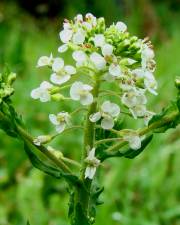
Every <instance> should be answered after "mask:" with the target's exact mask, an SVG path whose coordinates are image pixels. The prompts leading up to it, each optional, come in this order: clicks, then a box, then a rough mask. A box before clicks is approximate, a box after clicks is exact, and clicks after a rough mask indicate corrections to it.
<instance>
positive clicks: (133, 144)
mask: <svg viewBox="0 0 180 225" xmlns="http://www.w3.org/2000/svg"><path fill="white" fill-rule="evenodd" d="M123 139H124V140H125V141H127V142H128V143H129V146H130V148H132V149H134V150H138V149H139V148H141V138H140V137H139V135H138V134H137V132H136V131H129V132H127V133H126V134H124V135H123Z"/></svg>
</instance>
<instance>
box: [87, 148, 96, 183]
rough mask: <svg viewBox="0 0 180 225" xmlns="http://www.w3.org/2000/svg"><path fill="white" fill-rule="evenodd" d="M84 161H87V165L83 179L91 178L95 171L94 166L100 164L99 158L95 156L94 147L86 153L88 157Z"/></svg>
mask: <svg viewBox="0 0 180 225" xmlns="http://www.w3.org/2000/svg"><path fill="white" fill-rule="evenodd" d="M85 162H86V163H87V167H86V170H85V179H86V178H89V179H93V177H94V175H95V173H96V168H97V167H98V166H99V164H100V160H99V159H97V158H96V157H95V148H93V149H91V151H90V152H89V154H88V157H87V158H86V159H85Z"/></svg>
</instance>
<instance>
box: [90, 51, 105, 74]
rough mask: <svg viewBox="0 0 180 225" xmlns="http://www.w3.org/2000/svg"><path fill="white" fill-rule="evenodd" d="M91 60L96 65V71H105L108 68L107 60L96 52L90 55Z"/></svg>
mask: <svg viewBox="0 0 180 225" xmlns="http://www.w3.org/2000/svg"><path fill="white" fill-rule="evenodd" d="M90 60H91V61H92V63H93V64H94V65H95V67H96V69H98V70H103V69H105V67H106V60H105V59H104V57H102V56H101V55H100V54H99V53H97V52H94V53H92V54H91V55H90Z"/></svg>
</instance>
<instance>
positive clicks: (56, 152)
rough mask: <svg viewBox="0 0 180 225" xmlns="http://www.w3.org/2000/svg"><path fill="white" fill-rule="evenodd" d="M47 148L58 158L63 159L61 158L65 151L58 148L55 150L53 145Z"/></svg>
mask: <svg viewBox="0 0 180 225" xmlns="http://www.w3.org/2000/svg"><path fill="white" fill-rule="evenodd" d="M47 150H48V151H49V152H51V153H52V154H53V155H54V156H55V157H57V158H59V159H61V158H63V153H62V152H61V151H57V150H55V149H54V148H53V147H51V146H48V147H47Z"/></svg>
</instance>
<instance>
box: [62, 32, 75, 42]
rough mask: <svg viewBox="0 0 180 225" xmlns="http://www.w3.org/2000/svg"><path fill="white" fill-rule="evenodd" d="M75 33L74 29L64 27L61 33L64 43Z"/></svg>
mask: <svg viewBox="0 0 180 225" xmlns="http://www.w3.org/2000/svg"><path fill="white" fill-rule="evenodd" d="M72 35H73V31H72V30H70V29H64V30H62V31H61V32H60V33H59V36H60V39H61V41H62V42H63V43H68V42H69V41H70V40H71V38H72Z"/></svg>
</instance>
